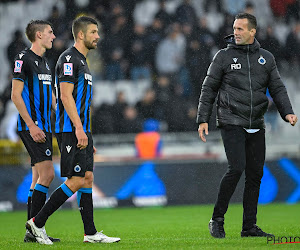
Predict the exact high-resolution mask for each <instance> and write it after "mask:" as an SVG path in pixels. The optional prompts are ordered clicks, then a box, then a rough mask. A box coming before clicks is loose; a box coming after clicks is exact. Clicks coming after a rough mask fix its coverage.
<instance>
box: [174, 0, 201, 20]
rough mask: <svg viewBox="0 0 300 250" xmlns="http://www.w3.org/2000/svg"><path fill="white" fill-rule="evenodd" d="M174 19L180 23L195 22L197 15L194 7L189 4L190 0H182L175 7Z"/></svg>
mask: <svg viewBox="0 0 300 250" xmlns="http://www.w3.org/2000/svg"><path fill="white" fill-rule="evenodd" d="M175 20H176V21H177V22H179V23H180V24H183V23H189V24H190V25H195V24H196V22H197V15H196V12H195V10H194V7H193V6H192V5H191V0H183V3H182V4H181V5H179V6H178V7H177V9H176V13H175Z"/></svg>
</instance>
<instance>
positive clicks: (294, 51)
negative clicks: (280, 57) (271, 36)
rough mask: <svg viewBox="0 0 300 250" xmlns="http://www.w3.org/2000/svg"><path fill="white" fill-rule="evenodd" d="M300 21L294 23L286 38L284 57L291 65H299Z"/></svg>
mask: <svg viewBox="0 0 300 250" xmlns="http://www.w3.org/2000/svg"><path fill="white" fill-rule="evenodd" d="M299 36H300V22H298V23H296V24H295V25H294V27H293V29H292V31H291V32H290V33H289V34H288V36H287V38H286V44H285V48H286V53H285V54H286V57H287V59H288V60H289V61H290V62H291V63H292V65H296V66H297V65H300V63H299V62H300V41H299Z"/></svg>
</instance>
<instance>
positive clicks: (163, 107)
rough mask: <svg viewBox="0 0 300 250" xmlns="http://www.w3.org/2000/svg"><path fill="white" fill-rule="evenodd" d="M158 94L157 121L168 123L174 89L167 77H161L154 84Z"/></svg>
mask: <svg viewBox="0 0 300 250" xmlns="http://www.w3.org/2000/svg"><path fill="white" fill-rule="evenodd" d="M154 89H155V93H156V100H157V106H158V107H159V108H158V110H157V116H156V117H157V119H158V120H160V121H166V120H167V116H168V112H169V103H170V101H171V100H173V96H174V93H173V87H172V86H171V84H170V79H169V78H168V77H167V76H164V75H161V76H159V77H158V78H157V81H156V83H155V84H154Z"/></svg>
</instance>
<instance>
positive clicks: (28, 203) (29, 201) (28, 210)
mask: <svg viewBox="0 0 300 250" xmlns="http://www.w3.org/2000/svg"><path fill="white" fill-rule="evenodd" d="M32 193H33V189H29V192H28V199H27V220H30V219H31V216H30V213H31V198H32Z"/></svg>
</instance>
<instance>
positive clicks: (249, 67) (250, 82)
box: [247, 44, 252, 128]
mask: <svg viewBox="0 0 300 250" xmlns="http://www.w3.org/2000/svg"><path fill="white" fill-rule="evenodd" d="M249 49H250V47H249V44H248V51H247V60H248V69H249V84H250V127H249V128H251V126H252V122H251V120H252V81H251V74H250V70H251V66H250V59H249Z"/></svg>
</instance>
